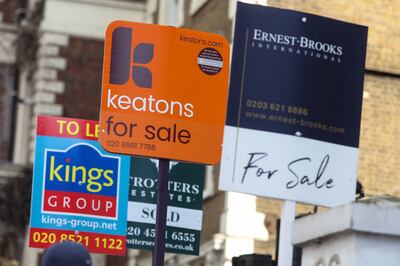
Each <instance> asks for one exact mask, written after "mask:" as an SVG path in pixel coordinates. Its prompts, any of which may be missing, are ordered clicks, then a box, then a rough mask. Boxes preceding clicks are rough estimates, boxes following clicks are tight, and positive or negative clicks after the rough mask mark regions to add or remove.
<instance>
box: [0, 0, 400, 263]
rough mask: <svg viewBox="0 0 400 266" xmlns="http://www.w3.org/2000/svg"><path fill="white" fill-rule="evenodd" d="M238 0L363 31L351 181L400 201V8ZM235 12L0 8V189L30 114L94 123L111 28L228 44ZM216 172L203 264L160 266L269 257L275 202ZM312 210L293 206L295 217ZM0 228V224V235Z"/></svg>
mask: <svg viewBox="0 0 400 266" xmlns="http://www.w3.org/2000/svg"><path fill="white" fill-rule="evenodd" d="M245 2H252V3H258V4H268V5H270V6H274V7H282V8H288V9H295V10H299V11H305V12H310V13H315V14H318V15H323V16H328V17H332V18H336V19H342V20H345V21H349V22H355V23H359V24H363V25H367V26H369V38H368V54H367V64H366V76H365V84H364V91H365V92H364V102H363V112H362V124H361V140H360V159H359V172H358V178H359V180H360V181H361V182H362V184H363V185H364V188H365V191H366V194H367V196H374V195H382V194H390V195H393V196H400V185H398V181H399V174H398V173H399V172H400V162H399V159H398V158H399V156H398V154H399V153H400V143H399V141H400V140H399V138H398V135H399V133H400V121H399V120H400V48H399V47H400V30H399V28H398V25H399V24H400V19H399V17H398V16H397V14H396V12H397V10H398V9H399V8H400V2H399V1H396V0H387V1H363V0H354V1H345V0H339V1H337V0H326V1H321V0H308V1H303V0H300V1H299V0H268V1H267V0H247V1H245ZM235 5H236V0H147V1H145V0H142V1H140V0H137V1H132V0H131V1H129V0H96V1H93V0H74V1H68V0H43V1H41V0H2V1H1V0H0V147H1V149H0V162H1V163H0V181H1V182H0V186H2V184H3V183H6V182H5V181H3V180H9V179H10V177H11V176H15V177H21V176H23V175H24V173H26V172H25V170H26V168H24V167H28V169H29V167H30V166H31V165H32V162H33V151H34V137H35V117H36V115H40V114H42V115H58V116H65V117H76V118H83V119H97V118H98V113H99V111H98V110H99V103H100V91H101V73H102V56H103V36H104V31H105V27H106V25H107V24H108V23H109V22H110V21H111V20H114V19H125V20H131V21H138V22H148V23H158V24H166V25H174V26H178V27H187V28H192V29H198V30H202V31H208V32H214V33H218V34H221V35H223V36H225V38H226V39H228V40H229V41H231V39H232V38H231V37H232V32H233V31H232V24H233V23H232V22H233V20H234V14H235ZM16 48H17V49H16ZM16 166H22V167H23V168H22V170H21V168H18V167H17V168H15V167H16ZM12 172H13V173H17V174H14V175H13V174H11V173H12ZM218 173H219V169H218V166H216V167H213V168H211V167H209V168H208V174H207V177H206V180H205V185H206V186H205V191H204V204H203V210H204V214H203V215H204V216H203V230H202V232H201V250H200V256H199V257H194V256H185V255H174V254H166V260H167V263H166V265H174V266H175V265H205V266H211V265H230V264H231V262H230V261H231V258H232V257H233V256H237V255H240V254H246V253H261V254H266V253H269V254H274V252H275V238H276V228H275V222H276V218H278V217H279V215H280V208H281V206H280V205H281V203H280V202H279V201H276V200H270V199H266V198H259V197H255V196H250V195H244V194H238V193H231V192H229V193H225V192H222V191H219V190H218V189H217V187H218ZM7 178H8V179H7ZM27 178H31V176H30V175H29V174H28V176H27ZM7 182H8V181H7ZM1 190H2V187H0V191H1ZM0 194H1V193H0ZM0 205H1V202H0ZM311 210H312V207H311V206H298V212H299V213H304V212H308V211H311ZM243 225H246V226H243ZM3 229H4V225H2V222H1V216H0V235H1V234H3V235H4V233H3V231H4V230H3ZM22 237H23V236H22ZM1 241H3V240H2V238H1V237H0V244H1V243H2V242H1ZM0 247H1V246H0ZM15 247H16V248H18V247H20V246H18V245H17V246H15ZM40 252H41V251H40V250H37V249H29V248H25V250H24V254H23V265H32V266H33V265H37V262H38V261H39V258H40ZM1 256H6V257H9V258H16V259H20V258H21V257H20V256H21V254H18V252H14V251H12V250H8V251H7V252H5V251H3V250H0V257H1ZM94 259H95V264H94V265H104V266H106V265H129V266H138V265H151V253H149V252H142V251H137V250H131V251H129V253H128V256H126V257H119V258H116V257H107V258H106V257H105V256H98V255H96V256H94Z"/></svg>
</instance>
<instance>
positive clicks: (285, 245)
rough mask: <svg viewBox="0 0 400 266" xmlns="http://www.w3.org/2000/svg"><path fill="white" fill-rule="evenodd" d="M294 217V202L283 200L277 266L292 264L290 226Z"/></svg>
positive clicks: (289, 265)
mask: <svg viewBox="0 0 400 266" xmlns="http://www.w3.org/2000/svg"><path fill="white" fill-rule="evenodd" d="M295 216H296V202H294V201H290V200H285V201H284V202H283V206H282V212H281V226H280V231H279V253H278V266H291V265H292V263H293V245H292V228H293V226H292V224H293V222H294V219H295Z"/></svg>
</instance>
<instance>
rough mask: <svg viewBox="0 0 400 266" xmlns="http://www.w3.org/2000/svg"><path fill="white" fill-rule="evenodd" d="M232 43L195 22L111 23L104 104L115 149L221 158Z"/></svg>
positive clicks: (103, 139)
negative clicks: (187, 26)
mask: <svg viewBox="0 0 400 266" xmlns="http://www.w3.org/2000/svg"><path fill="white" fill-rule="evenodd" d="M228 74H229V43H228V42H227V41H226V40H225V39H224V38H223V37H222V36H219V35H216V34H212V33H205V32H199V31H193V30H187V29H180V28H173V27H166V26H159V25H150V24H142V23H133V22H126V21H115V22H113V23H111V24H110V25H109V27H108V29H107V33H106V39H105V52H104V70H103V89H102V99H101V111H100V129H101V130H100V136H99V141H100V143H101V145H102V146H103V147H104V148H105V149H106V150H107V151H110V152H113V153H123V154H130V155H140V156H147V157H152V158H164V159H171V160H179V161H191V162H197V163H209V164H216V163H219V161H220V159H221V145H222V137H223V127H224V122H225V116H226V104H227V96H228Z"/></svg>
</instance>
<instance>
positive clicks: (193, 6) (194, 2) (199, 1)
mask: <svg viewBox="0 0 400 266" xmlns="http://www.w3.org/2000/svg"><path fill="white" fill-rule="evenodd" d="M207 2H208V0H191V1H190V7H189V15H191V16H193V15H194V14H196V13H197V11H199V9H200V8H201V7H202V6H204V5H205V4H206V3H207Z"/></svg>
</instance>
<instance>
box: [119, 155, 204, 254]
mask: <svg viewBox="0 0 400 266" xmlns="http://www.w3.org/2000/svg"><path fill="white" fill-rule="evenodd" d="M157 164H158V161H157V160H152V159H146V158H135V157H132V161H131V177H130V182H129V203H128V230H127V247H128V248H137V249H146V250H153V249H154V236H155V225H154V224H155V217H156V199H157V184H158V179H157V176H158V171H159V170H158V166H157ZM204 172H205V166H204V165H199V164H189V163H176V162H172V164H171V168H170V173H169V181H168V211H167V228H166V233H165V240H166V241H165V242H166V243H165V247H166V248H165V250H166V251H167V252H173V253H181V254H190V255H198V254H199V247H200V231H201V222H202V217H203V212H202V203H203V183H204Z"/></svg>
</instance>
